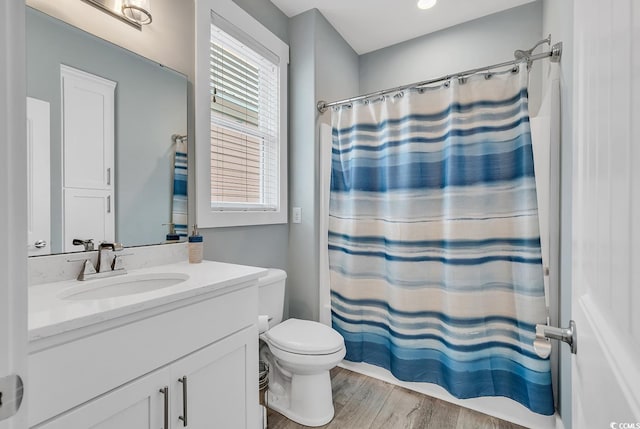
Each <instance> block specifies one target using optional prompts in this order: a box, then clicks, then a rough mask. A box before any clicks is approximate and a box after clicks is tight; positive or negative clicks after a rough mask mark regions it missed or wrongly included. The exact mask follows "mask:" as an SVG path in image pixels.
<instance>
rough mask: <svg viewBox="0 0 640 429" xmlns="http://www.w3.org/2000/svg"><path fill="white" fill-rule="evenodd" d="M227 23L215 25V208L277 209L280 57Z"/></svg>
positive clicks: (212, 84)
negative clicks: (238, 36) (237, 33)
mask: <svg viewBox="0 0 640 429" xmlns="http://www.w3.org/2000/svg"><path fill="white" fill-rule="evenodd" d="M214 22H216V21H215V20H214ZM218 22H220V23H222V24H225V22H221V21H218ZM225 27H226V28H224V29H225V30H227V31H223V29H221V28H220V27H219V26H216V25H214V24H211V46H210V91H211V209H212V210H235V211H237V210H242V211H275V210H278V209H279V207H278V205H279V201H280V200H279V194H278V193H279V189H280V183H279V159H280V157H279V150H280V147H279V135H278V134H279V133H278V130H279V128H278V127H279V123H280V118H279V115H280V104H279V94H280V91H279V86H278V85H279V82H278V78H279V69H278V67H279V66H278V65H277V63H278V59H277V58H275V59H274V58H273V57H274V54H272V53H271V52H269V51H266V49H265V48H263V47H261V46H259V44H257V42H255V41H252V40H246V39H245V40H244V43H243V42H241V41H240V40H239V39H238V38H237V37H234V35H235V34H233V33H234V31H233V30H234V29H233V28H229V27H228V25H227V26H225Z"/></svg>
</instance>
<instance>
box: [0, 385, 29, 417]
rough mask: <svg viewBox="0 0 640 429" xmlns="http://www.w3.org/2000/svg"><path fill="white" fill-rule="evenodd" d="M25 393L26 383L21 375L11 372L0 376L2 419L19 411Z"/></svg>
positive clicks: (0, 412)
mask: <svg viewBox="0 0 640 429" xmlns="http://www.w3.org/2000/svg"><path fill="white" fill-rule="evenodd" d="M23 395H24V385H23V384H22V378H20V376H19V375H17V374H11V375H9V376H7V377H2V378H0V420H5V419H8V418H9V417H12V416H13V415H14V414H16V413H17V412H18V410H19V409H20V405H21V404H22V397H23Z"/></svg>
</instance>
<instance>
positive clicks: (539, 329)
mask: <svg viewBox="0 0 640 429" xmlns="http://www.w3.org/2000/svg"><path fill="white" fill-rule="evenodd" d="M550 339H553V340H558V341H563V342H565V343H567V344H569V347H571V353H573V354H576V353H578V331H577V329H576V322H574V321H573V320H570V321H569V327H568V328H556V327H555V326H549V325H540V324H538V325H536V339H535V340H534V342H533V348H534V350H535V351H536V354H537V355H538V356H540V357H541V358H547V357H549V355H550V354H551V341H549V340H550Z"/></svg>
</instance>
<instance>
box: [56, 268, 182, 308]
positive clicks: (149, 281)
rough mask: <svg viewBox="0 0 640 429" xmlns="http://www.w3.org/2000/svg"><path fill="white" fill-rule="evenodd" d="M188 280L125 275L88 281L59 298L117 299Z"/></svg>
mask: <svg viewBox="0 0 640 429" xmlns="http://www.w3.org/2000/svg"><path fill="white" fill-rule="evenodd" d="M188 279H189V276H188V275H187V274H182V273H154V274H125V275H123V276H121V277H110V278H107V279H98V280H88V281H86V282H83V284H82V285H80V286H74V287H72V288H69V289H67V290H65V291H64V292H62V293H61V294H60V298H62V299H64V300H70V301H82V300H90V299H105V298H117V297H121V296H127V295H136V294H139V293H145V292H151V291H154V290H159V289H164V288H168V287H171V286H175V285H177V284H180V283H182V282H184V281H186V280H188Z"/></svg>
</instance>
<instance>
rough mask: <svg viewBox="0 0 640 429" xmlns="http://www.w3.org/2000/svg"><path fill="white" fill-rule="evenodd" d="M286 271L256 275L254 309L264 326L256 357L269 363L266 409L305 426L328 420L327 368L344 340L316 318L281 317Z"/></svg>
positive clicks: (336, 361)
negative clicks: (267, 324) (256, 291)
mask: <svg viewBox="0 0 640 429" xmlns="http://www.w3.org/2000/svg"><path fill="white" fill-rule="evenodd" d="M286 278H287V274H286V273H285V272H284V271H282V270H275V269H272V270H269V273H268V274H267V276H265V277H262V278H261V279H260V280H259V293H258V300H259V310H260V315H261V316H262V317H261V318H262V320H264V319H265V317H264V316H267V317H268V318H269V327H268V329H265V328H266V327H265V328H263V330H264V332H261V333H260V340H261V344H260V359H261V360H263V361H266V362H267V363H268V364H269V390H268V392H267V404H268V406H269V408H271V409H273V410H275V411H277V412H279V413H280V414H282V415H284V416H286V417H287V418H289V419H291V420H293V421H295V422H297V423H300V424H302V425H305V426H322V425H324V424H326V423H329V422H330V421H331V419H333V414H334V409H333V395H332V392H331V378H330V376H329V370H330V369H331V368H333V367H335V366H336V365H338V364H339V363H340V362H341V361H342V358H344V355H345V346H344V339H343V338H342V336H341V335H340V334H339V333H338V332H336V331H335V330H334V329H332V328H330V327H328V326H325V325H323V324H321V323H318V322H312V321H308V320H299V319H288V320H285V321H284V322H282V315H283V309H284V285H285V280H286Z"/></svg>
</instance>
